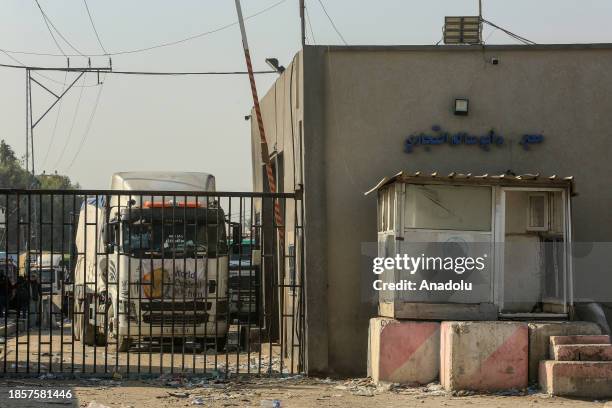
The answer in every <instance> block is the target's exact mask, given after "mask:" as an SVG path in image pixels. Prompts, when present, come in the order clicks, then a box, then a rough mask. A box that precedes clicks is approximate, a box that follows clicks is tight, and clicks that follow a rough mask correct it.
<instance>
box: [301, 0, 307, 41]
mask: <svg viewBox="0 0 612 408" xmlns="http://www.w3.org/2000/svg"><path fill="white" fill-rule="evenodd" d="M305 10H306V5H305V4H304V0H300V25H301V30H302V31H301V32H302V48H304V46H305V45H306V24H305V23H304V19H305V14H306V13H305Z"/></svg>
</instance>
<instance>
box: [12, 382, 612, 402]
mask: <svg viewBox="0 0 612 408" xmlns="http://www.w3.org/2000/svg"><path fill="white" fill-rule="evenodd" d="M17 390H21V391H23V390H46V391H49V390H64V391H68V390H70V392H71V394H72V398H48V399H41V398H40V396H39V398H35V397H36V396H34V397H33V398H21V399H14V398H13V399H11V398H10V396H11V392H12V393H13V395H14V394H15V392H16V391H17ZM28 392H29V391H28ZM273 400H278V401H280V404H281V407H351V408H366V407H368V408H369V407H381V408H382V407H440V406H443V407H461V406H470V407H504V408H505V407H508V408H510V407H511V408H516V407H557V406H559V407H602V408H603V407H605V408H611V407H612V402H610V403H607V402H606V401H589V400H578V399H567V398H559V397H550V396H548V395H544V394H541V393H539V392H537V390H532V389H528V390H521V391H516V392H508V393H500V394H491V395H480V394H471V393H467V392H461V393H459V394H452V393H447V392H445V391H444V390H442V387H441V386H440V385H439V384H436V383H432V384H429V385H428V386H426V387H412V388H410V387H399V386H394V385H387V386H382V387H376V386H374V385H373V384H372V383H371V382H370V381H369V379H350V380H330V379H315V378H305V377H301V376H293V377H288V378H255V377H248V378H246V377H245V378H233V379H231V380H229V381H227V380H223V379H199V378H188V377H182V376H180V375H174V376H166V375H165V376H161V377H157V378H153V379H150V380H138V381H135V380H133V381H132V380H122V379H116V380H105V379H89V380H59V379H50V378H47V377H43V378H42V379H41V378H36V379H17V378H15V379H3V380H2V381H0V407H28V408H29V407H89V408H104V407H109V408H138V407H146V408H157V407H160V408H161V407H163V408H167V407H175V406H178V407H181V406H185V407H186V406H193V407H196V406H203V407H261V406H266V405H265V404H266V401H267V402H271V401H273ZM262 401H264V403H263V405H262ZM268 406H272V405H271V404H270V405H268Z"/></svg>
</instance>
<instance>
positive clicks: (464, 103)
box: [455, 98, 470, 116]
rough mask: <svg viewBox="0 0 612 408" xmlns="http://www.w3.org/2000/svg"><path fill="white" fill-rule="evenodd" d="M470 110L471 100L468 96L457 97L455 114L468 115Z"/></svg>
mask: <svg viewBox="0 0 612 408" xmlns="http://www.w3.org/2000/svg"><path fill="white" fill-rule="evenodd" d="M469 110H470V100H469V99H468V98H456V99H455V115H460V116H467V115H468V112H469Z"/></svg>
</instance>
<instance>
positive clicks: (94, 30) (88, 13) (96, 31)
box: [83, 0, 108, 55]
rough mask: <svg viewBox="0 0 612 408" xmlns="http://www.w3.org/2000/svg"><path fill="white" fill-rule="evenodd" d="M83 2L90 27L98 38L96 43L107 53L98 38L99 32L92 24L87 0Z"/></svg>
mask: <svg viewBox="0 0 612 408" xmlns="http://www.w3.org/2000/svg"><path fill="white" fill-rule="evenodd" d="M83 4H85V10H87V15H88V16H89V22H90V23H91V28H92V29H93V32H94V34H95V35H96V38H97V39H98V44H100V48H102V51H104V54H105V55H107V54H108V52H107V51H106V49H105V48H104V45H102V40H100V34H98V30H96V25H95V24H94V21H93V17H92V16H91V12H90V11H89V6H88V5H87V0H83Z"/></svg>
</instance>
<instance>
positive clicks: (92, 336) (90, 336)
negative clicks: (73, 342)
mask: <svg viewBox="0 0 612 408" xmlns="http://www.w3.org/2000/svg"><path fill="white" fill-rule="evenodd" d="M81 321H82V324H81V336H80V337H81V342H82V343H84V344H85V345H87V346H94V345H96V346H98V345H100V337H101V336H99V335H98V336H96V327H95V326H94V325H93V324H90V323H89V302H87V301H84V302H83V314H82V315H81ZM96 341H97V344H96Z"/></svg>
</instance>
